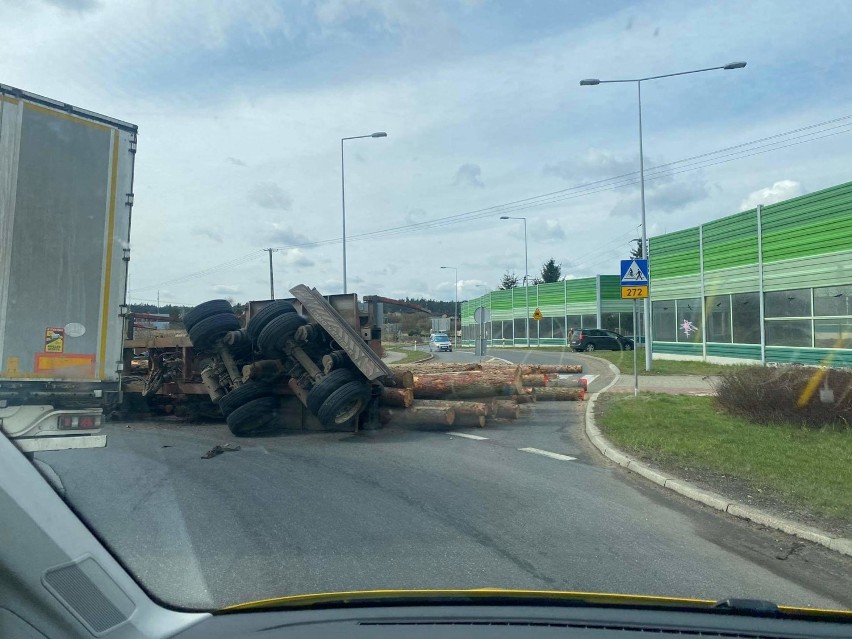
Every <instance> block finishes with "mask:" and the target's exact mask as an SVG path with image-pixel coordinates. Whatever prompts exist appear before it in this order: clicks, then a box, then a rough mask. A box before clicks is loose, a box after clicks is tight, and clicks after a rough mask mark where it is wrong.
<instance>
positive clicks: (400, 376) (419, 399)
mask: <svg viewBox="0 0 852 639" xmlns="http://www.w3.org/2000/svg"><path fill="white" fill-rule="evenodd" d="M391 370H393V372H394V377H393V383H394V386H393V387H390V386H388V387H385V388H384V389H383V391H382V396H381V403H382V410H381V414H380V417H381V421H382V422H383V423H388V422H392V423H394V424H399V425H417V426H425V425H434V426H441V427H446V426H476V427H480V428H482V427H484V426H485V425H486V424H487V423H488V422H490V421H492V420H513V419H517V418H518V417H519V415H520V411H521V407H522V405H525V404H532V403H534V402H536V401H583V400H585V398H586V388H585V382H584V381H582V380H577V379H576V378H568V377H564V376H566V375H576V374H578V373H582V367H581V366H579V365H574V364H565V365H544V364H542V365H535V364H534V365H521V366H518V365H509V364H497V363H484V364H476V363H474V364H463V363H441V362H424V363H421V364H402V365H397V366H394V365H391Z"/></svg>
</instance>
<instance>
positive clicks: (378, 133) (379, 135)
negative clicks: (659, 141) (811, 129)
mask: <svg viewBox="0 0 852 639" xmlns="http://www.w3.org/2000/svg"><path fill="white" fill-rule="evenodd" d="M743 65H745V63H743ZM370 137H371V138H386V137H388V134H387V133H385V132H384V131H376V132H375V133H373V134H372V135H371V136H370Z"/></svg>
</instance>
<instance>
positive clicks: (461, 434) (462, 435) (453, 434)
mask: <svg viewBox="0 0 852 639" xmlns="http://www.w3.org/2000/svg"><path fill="white" fill-rule="evenodd" d="M447 435H452V436H453V437H464V438H465V439H475V440H476V441H482V440H483V439H488V438H487V437H480V436H479V435H468V434H467V433H447Z"/></svg>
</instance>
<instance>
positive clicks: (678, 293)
mask: <svg viewBox="0 0 852 639" xmlns="http://www.w3.org/2000/svg"><path fill="white" fill-rule="evenodd" d="M652 259H653V258H652ZM700 296H701V276H700V275H699V274H698V273H696V274H695V275H682V276H680V277H669V278H666V279H659V280H657V279H654V276H653V275H652V276H651V299H652V300H673V299H678V298H681V297H700Z"/></svg>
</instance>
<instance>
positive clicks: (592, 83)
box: [580, 78, 601, 87]
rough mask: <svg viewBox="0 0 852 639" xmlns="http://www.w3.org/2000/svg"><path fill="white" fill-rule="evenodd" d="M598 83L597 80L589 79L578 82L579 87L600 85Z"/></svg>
mask: <svg viewBox="0 0 852 639" xmlns="http://www.w3.org/2000/svg"><path fill="white" fill-rule="evenodd" d="M600 83H601V81H600V80H598V79H597V78H590V79H588V80H580V86H581V87H591V86H595V85H596V84H600Z"/></svg>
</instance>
